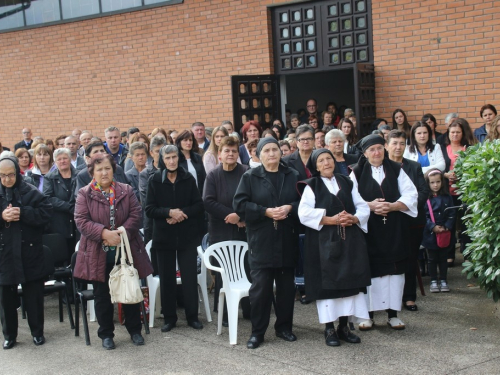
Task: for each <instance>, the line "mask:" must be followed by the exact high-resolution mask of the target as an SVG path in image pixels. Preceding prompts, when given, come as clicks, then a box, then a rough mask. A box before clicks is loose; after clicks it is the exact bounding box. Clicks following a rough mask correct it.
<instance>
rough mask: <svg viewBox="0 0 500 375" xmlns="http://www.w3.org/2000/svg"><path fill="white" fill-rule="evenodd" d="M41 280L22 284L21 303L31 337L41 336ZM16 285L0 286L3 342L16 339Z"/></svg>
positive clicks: (17, 303)
mask: <svg viewBox="0 0 500 375" xmlns="http://www.w3.org/2000/svg"><path fill="white" fill-rule="evenodd" d="M43 286H44V282H43V280H35V281H30V282H27V283H24V284H22V288H23V302H24V309H25V310H26V314H27V319H28V325H29V327H30V330H31V335H32V336H33V337H40V336H43V321H44V320H43ZM18 306H19V299H18V297H17V285H0V319H1V321H2V331H3V336H4V338H5V340H15V339H16V338H17V328H18V316H17V308H18Z"/></svg>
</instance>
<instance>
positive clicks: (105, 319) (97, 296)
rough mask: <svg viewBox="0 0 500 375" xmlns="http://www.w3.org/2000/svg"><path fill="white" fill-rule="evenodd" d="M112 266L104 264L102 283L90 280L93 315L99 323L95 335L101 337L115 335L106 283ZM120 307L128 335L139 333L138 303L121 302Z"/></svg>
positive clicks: (112, 310) (111, 307) (140, 325)
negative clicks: (104, 279)
mask: <svg viewBox="0 0 500 375" xmlns="http://www.w3.org/2000/svg"><path fill="white" fill-rule="evenodd" d="M112 268H113V265H109V264H108V265H107V266H106V281H105V282H104V283H101V282H98V281H94V282H92V285H93V286H94V308H95V316H96V318H97V323H99V329H98V330H97V336H99V338H101V339H105V338H107V337H115V334H114V331H115V324H114V322H113V317H114V305H113V304H112V303H111V295H110V294H109V284H108V282H109V273H110V272H111V269H112ZM122 309H123V312H124V314H125V327H126V328H127V331H128V333H129V334H130V336H132V335H134V334H136V333H139V334H140V333H141V329H142V323H141V310H140V303H135V304H133V305H128V304H123V305H122Z"/></svg>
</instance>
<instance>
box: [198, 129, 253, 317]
mask: <svg viewBox="0 0 500 375" xmlns="http://www.w3.org/2000/svg"><path fill="white" fill-rule="evenodd" d="M219 145H220V146H219V156H218V157H219V159H220V160H221V163H222V164H219V165H218V166H217V167H215V168H214V169H213V170H212V171H211V172H210V173H209V174H208V175H207V179H206V182H205V189H204V191H203V203H204V204H205V209H206V211H207V213H208V236H209V240H210V243H217V242H222V241H233V240H234V241H246V239H247V235H246V230H245V222H244V221H242V220H241V218H240V217H239V216H238V214H237V213H236V212H234V210H233V197H234V194H235V193H236V188H237V187H238V184H239V182H240V180H241V176H243V174H244V173H245V172H246V171H247V170H248V167H247V166H244V165H241V164H238V146H239V141H238V138H236V137H231V136H229V137H224V138H223V139H222V140H221V141H220V143H219ZM205 155H206V154H205ZM221 287H222V278H221V276H220V273H217V275H216V278H215V293H214V308H215V309H216V308H217V306H218V301H219V291H220V288H221ZM242 307H243V315H244V316H249V315H250V302H249V301H248V298H246V299H244V300H242ZM223 322H226V323H227V308H224V318H223Z"/></svg>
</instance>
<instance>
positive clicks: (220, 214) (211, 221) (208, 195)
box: [203, 164, 248, 243]
mask: <svg viewBox="0 0 500 375" xmlns="http://www.w3.org/2000/svg"><path fill="white" fill-rule="evenodd" d="M247 170H248V167H247V166H245V165H241V164H238V165H237V166H236V167H235V169H234V170H233V171H231V173H234V174H235V175H234V177H236V178H239V179H240V180H241V176H243V174H244V173H245V172H246V171H247ZM235 193H236V190H232V191H231V190H229V186H228V185H227V183H226V179H225V177H224V170H223V168H222V165H221V164H219V165H218V166H217V167H215V169H213V170H211V171H210V173H209V174H208V175H207V179H206V180H205V189H204V190H203V203H204V205H205V210H206V211H207V213H208V234H209V239H210V243H216V242H222V241H232V240H235V241H246V238H247V235H246V230H245V228H239V227H238V225H236V224H226V223H225V221H224V218H225V217H226V216H227V215H229V214H231V213H233V212H234V209H233V197H234V194H235ZM240 221H241V220H240Z"/></svg>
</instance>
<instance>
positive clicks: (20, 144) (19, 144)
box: [14, 140, 33, 151]
mask: <svg viewBox="0 0 500 375" xmlns="http://www.w3.org/2000/svg"><path fill="white" fill-rule="evenodd" d="M32 144H33V140H31V142H30V143H29V145H28V146H26V143H24V140H23V141H21V142H18V143H16V144H15V145H14V151H17V150H18V149H19V148H25V149H26V150H29V149H30V148H31V145H32Z"/></svg>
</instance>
